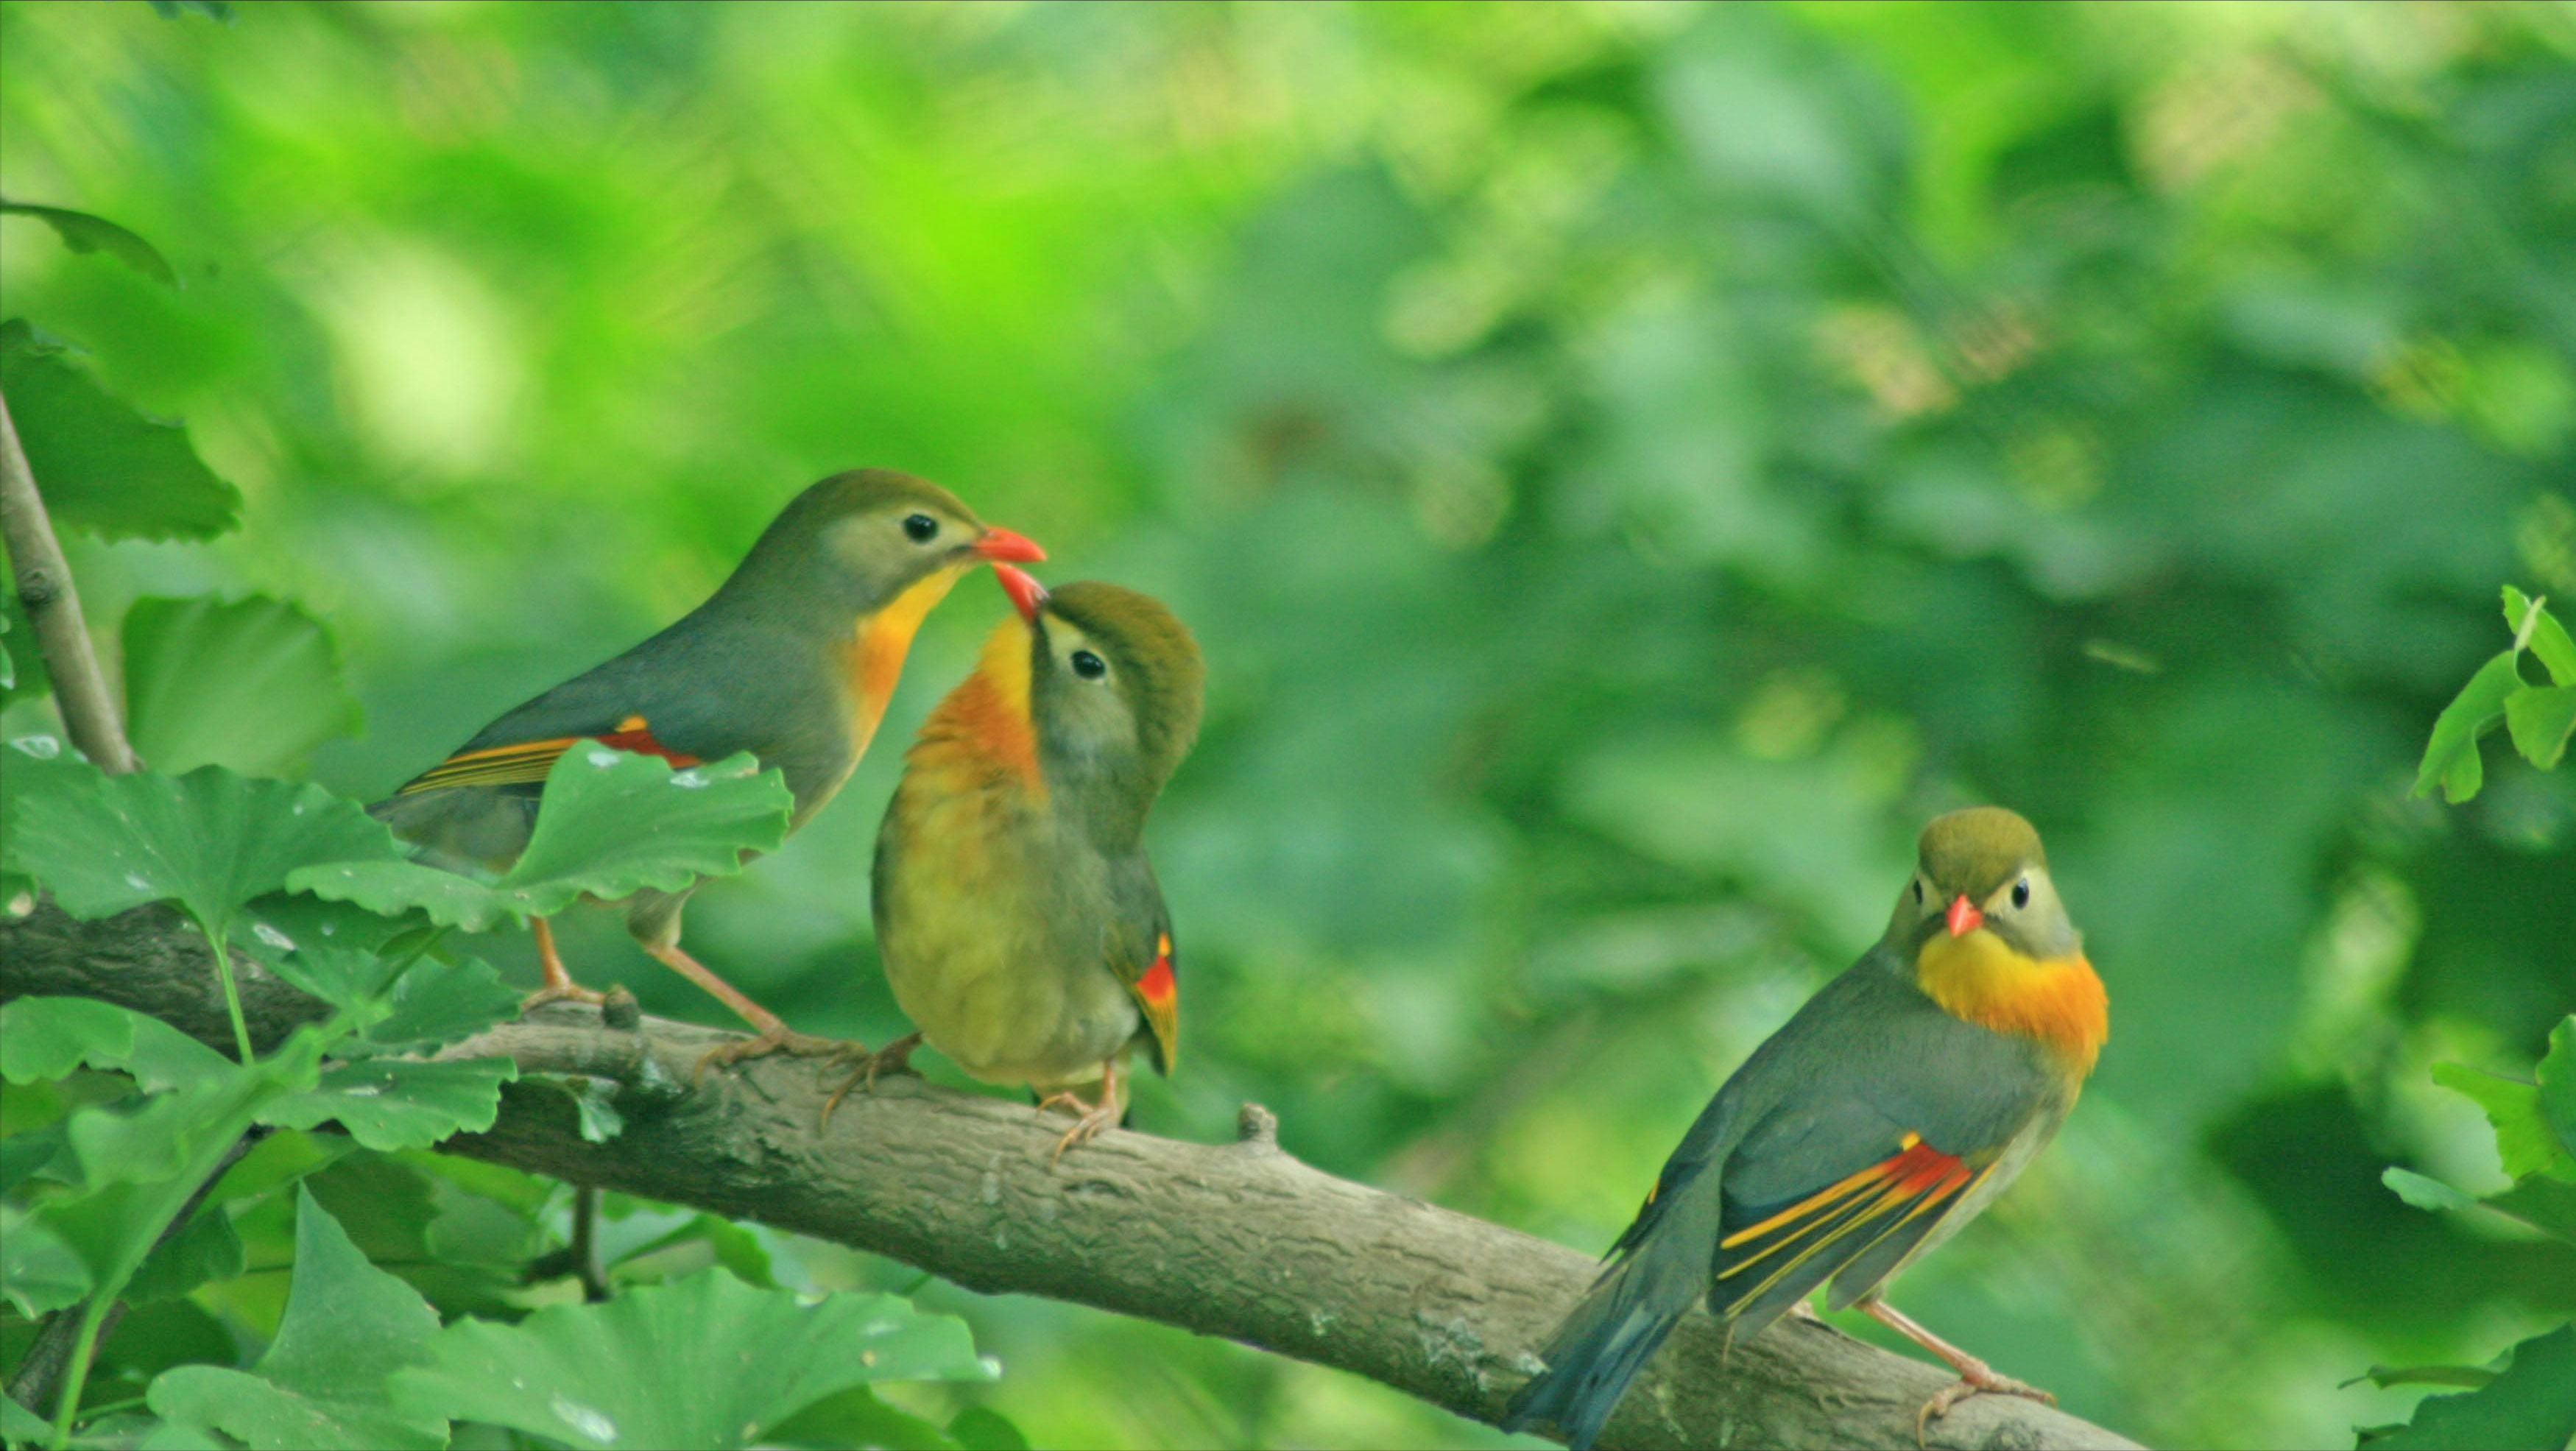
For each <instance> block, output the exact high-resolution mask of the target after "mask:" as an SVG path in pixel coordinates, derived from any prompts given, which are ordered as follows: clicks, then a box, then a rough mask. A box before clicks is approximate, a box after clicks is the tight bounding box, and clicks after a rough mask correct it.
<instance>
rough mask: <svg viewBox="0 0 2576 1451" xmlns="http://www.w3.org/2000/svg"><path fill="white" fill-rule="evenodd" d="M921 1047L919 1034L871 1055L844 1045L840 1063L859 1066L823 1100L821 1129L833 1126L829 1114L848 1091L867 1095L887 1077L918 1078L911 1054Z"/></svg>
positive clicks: (858, 1046)
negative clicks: (853, 1062)
mask: <svg viewBox="0 0 2576 1451" xmlns="http://www.w3.org/2000/svg"><path fill="white" fill-rule="evenodd" d="M920 1046H921V1035H920V1034H919V1033H906V1034H904V1035H903V1036H902V1037H900V1038H897V1039H895V1040H894V1041H893V1042H891V1043H888V1044H887V1045H885V1046H884V1047H882V1048H879V1049H878V1050H877V1051H875V1052H874V1053H870V1052H869V1051H868V1050H867V1048H866V1047H865V1046H864V1045H862V1044H858V1043H845V1044H843V1045H842V1052H841V1055H840V1057H841V1061H843V1062H845V1063H846V1062H848V1061H850V1060H851V1059H853V1058H855V1059H857V1060H858V1063H859V1066H858V1068H857V1069H856V1070H855V1071H854V1072H852V1073H851V1074H850V1076H849V1077H848V1078H847V1079H846V1080H844V1081H843V1082H842V1084H841V1086H840V1087H838V1088H836V1089H833V1090H832V1096H831V1097H830V1098H827V1099H825V1100H823V1122H822V1127H824V1128H830V1127H831V1126H832V1110H834V1109H836V1108H839V1107H840V1106H841V1100H842V1099H844V1098H847V1097H848V1096H849V1093H850V1090H851V1089H853V1088H865V1089H866V1090H867V1091H868V1092H870V1093H874V1092H876V1088H877V1079H878V1077H879V1076H880V1075H882V1074H887V1073H910V1074H913V1075H915V1076H916V1077H917V1076H919V1074H920V1070H919V1069H917V1068H915V1067H913V1066H912V1050H913V1049H915V1048H918V1047H920Z"/></svg>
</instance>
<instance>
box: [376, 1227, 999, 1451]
mask: <svg viewBox="0 0 2576 1451" xmlns="http://www.w3.org/2000/svg"><path fill="white" fill-rule="evenodd" d="M432 1356H433V1364H432V1365H431V1366H430V1367H429V1368H426V1369H421V1370H407V1371H404V1372H402V1373H401V1374H399V1375H397V1376H396V1377H395V1378H394V1400H395V1402H396V1403H397V1404H399V1405H403V1406H407V1407H410V1408H412V1409H413V1410H414V1411H415V1413H428V1412H432V1411H435V1412H439V1413H443V1414H445V1415H448V1416H450V1417H453V1418H455V1419H457V1420H467V1421H485V1422H490V1423H492V1424H495V1425H502V1426H511V1427H515V1428H517V1429H519V1430H522V1431H526V1432H529V1433H531V1434H534V1435H538V1436H543V1437H546V1438H547V1439H549V1440H553V1441H560V1442H563V1443H564V1444H566V1445H570V1446H578V1447H591V1448H607V1447H632V1448H649V1447H669V1446H688V1447H709V1448H720V1447H733V1446H747V1445H751V1444H753V1443H754V1442H756V1441H757V1440H759V1439H760V1436H761V1433H762V1432H763V1431H765V1430H766V1429H768V1428H769V1427H771V1426H775V1425H777V1424H779V1423H780V1422H783V1421H785V1420H787V1419H788V1418H789V1417H791V1416H793V1415H795V1414H796V1413H797V1412H799V1411H801V1410H804V1409H805V1408H806V1407H808V1406H811V1405H813V1404H814V1403H815V1402H817V1401H820V1400H822V1399H824V1398H825V1397H827V1396H830V1395H833V1394H834V1393H836V1392H839V1391H842V1390H846V1389H848V1388H849V1387H852V1386H859V1385H868V1384H872V1383H875V1382H879V1381H893V1380H988V1379H990V1378H991V1376H992V1372H991V1370H990V1369H989V1368H987V1367H986V1366H985V1365H984V1364H983V1363H982V1362H981V1361H980V1360H978V1359H977V1357H976V1355H975V1349H974V1345H973V1343H972V1342H971V1341H970V1339H969V1338H968V1336H967V1333H966V1326H965V1324H964V1322H962V1321H959V1320H956V1319H954V1318H952V1317H949V1316H945V1315H924V1314H922V1313H920V1312H919V1311H917V1310H915V1309H914V1308H913V1307H912V1306H911V1304H910V1303H908V1302H906V1301H904V1300H902V1299H899V1298H897V1297H895V1296H893V1295H861V1294H836V1295H830V1296H826V1297H825V1298H824V1299H822V1300H821V1301H820V1302H817V1303H810V1304H809V1303H807V1302H806V1301H805V1300H804V1299H803V1298H802V1297H800V1296H798V1295H796V1294H793V1293H791V1292H788V1291H784V1290H760V1289H754V1288H752V1287H751V1286H749V1285H746V1284H744V1283H743V1282H742V1281H740V1280H737V1279H735V1278H734V1277H733V1276H731V1275H729V1274H725V1273H723V1272H722V1271H720V1270H712V1269H711V1270H706V1271H702V1272H700V1273H698V1274H695V1275H691V1276H689V1277H688V1278H686V1279H681V1280H675V1281H673V1282H671V1283H669V1284H664V1285H645V1286H638V1287H636V1288H633V1289H629V1290H626V1291H624V1292H622V1293H620V1294H619V1295H618V1296H617V1297H616V1298H615V1299H613V1300H610V1301H608V1302H606V1303H604V1304H597V1305H588V1304H585V1305H558V1306H553V1307H550V1308H548V1309H544V1310H540V1311H538V1312H537V1313H536V1314H534V1315H531V1316H529V1317H528V1318H527V1319H525V1320H523V1321H521V1322H519V1323H518V1324H516V1325H500V1324H495V1323H492V1322H490V1321H484V1320H463V1321H459V1322H457V1323H456V1324H453V1325H450V1326H449V1327H447V1329H446V1330H444V1331H442V1332H440V1334H439V1337H438V1340H437V1342H436V1344H435V1345H434V1346H433V1347H432Z"/></svg>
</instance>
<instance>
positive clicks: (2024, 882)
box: [2013, 877, 2030, 907]
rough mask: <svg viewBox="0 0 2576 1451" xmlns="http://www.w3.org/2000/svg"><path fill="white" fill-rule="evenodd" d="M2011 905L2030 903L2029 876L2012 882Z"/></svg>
mask: <svg viewBox="0 0 2576 1451" xmlns="http://www.w3.org/2000/svg"><path fill="white" fill-rule="evenodd" d="M2013 905H2014V906H2016V907H2027V906H2029V905H2030V878H2028V877H2024V878H2022V879H2021V880H2020V881H2018V882H2015V883H2013Z"/></svg>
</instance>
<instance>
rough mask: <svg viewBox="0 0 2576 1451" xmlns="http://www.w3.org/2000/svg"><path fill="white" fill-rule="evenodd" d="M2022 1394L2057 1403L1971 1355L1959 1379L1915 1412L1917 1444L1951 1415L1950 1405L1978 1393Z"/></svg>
mask: <svg viewBox="0 0 2576 1451" xmlns="http://www.w3.org/2000/svg"><path fill="white" fill-rule="evenodd" d="M1987 1394H1992V1395H1999V1396H2021V1397H2023V1398H2025V1399H2028V1400H2034V1401H2038V1402H2040V1403H2041V1404H2043V1405H2050V1406H2053V1405H2056V1404H2057V1397H2055V1396H2052V1395H2050V1394H2049V1393H2048V1392H2046V1391H2044V1390H2041V1389H2040V1388H2039V1387H2037V1386H2035V1385H2030V1384H2028V1383H2026V1382H2023V1381H2017V1380H2015V1379H2013V1378H2012V1377H2011V1376H2008V1375H1997V1374H1996V1373H1995V1371H1994V1368H1993V1367H1991V1366H1989V1365H1987V1364H1986V1363H1985V1362H1984V1361H1982V1360H1978V1359H1975V1358H1974V1357H1970V1358H1969V1360H1968V1363H1967V1364H1965V1365H1962V1366H1960V1367H1959V1378H1958V1379H1957V1380H1955V1381H1952V1382H1951V1383H1950V1384H1948V1385H1945V1386H1943V1387H1941V1389H1939V1390H1938V1391H1935V1392H1933V1394H1932V1399H1930V1400H1928V1401H1925V1402H1924V1403H1923V1409H1921V1410H1919V1411H1917V1412H1915V1413H1914V1444H1916V1445H1918V1446H1920V1445H1922V1444H1924V1442H1923V1437H1924V1434H1925V1432H1926V1431H1928V1430H1929V1429H1930V1427H1931V1425H1932V1423H1933V1422H1934V1421H1937V1420H1939V1419H1941V1418H1942V1417H1943V1416H1946V1415H1948V1414H1950V1408H1951V1407H1952V1406H1955V1405H1957V1404H1958V1403H1959V1402H1961V1401H1964V1400H1966V1399H1967V1398H1968V1397H1970V1396H1974V1395H1987Z"/></svg>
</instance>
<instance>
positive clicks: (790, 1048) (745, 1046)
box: [689, 1027, 850, 1085]
mask: <svg viewBox="0 0 2576 1451" xmlns="http://www.w3.org/2000/svg"><path fill="white" fill-rule="evenodd" d="M849 1050H850V1045H849V1044H847V1043H844V1042H842V1041H841V1040H840V1039H838V1038H817V1037H815V1036H814V1035H813V1034H811V1033H794V1032H790V1031H788V1030H787V1029H785V1028H783V1027H780V1028H772V1029H770V1030H769V1031H767V1032H765V1033H762V1034H760V1035H759V1036H757V1037H752V1038H733V1039H729V1040H727V1041H725V1042H722V1043H718V1044H717V1045H715V1046H714V1047H712V1048H709V1049H708V1050H707V1051H706V1052H705V1053H703V1054H700V1055H699V1057H698V1066H697V1071H696V1072H694V1073H692V1074H690V1075H689V1082H690V1083H691V1084H693V1085H694V1084H699V1083H704V1082H706V1079H707V1073H708V1071H709V1070H710V1069H715V1068H730V1067H732V1066H733V1065H734V1064H737V1063H740V1062H742V1061H743V1060H744V1059H746V1058H765V1057H767V1056H768V1055H770V1054H772V1053H791V1054H794V1055H795V1056H797V1057H799V1058H833V1057H839V1056H841V1055H843V1054H846V1053H848V1052H849Z"/></svg>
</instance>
